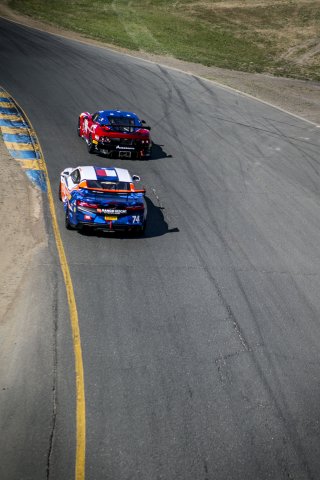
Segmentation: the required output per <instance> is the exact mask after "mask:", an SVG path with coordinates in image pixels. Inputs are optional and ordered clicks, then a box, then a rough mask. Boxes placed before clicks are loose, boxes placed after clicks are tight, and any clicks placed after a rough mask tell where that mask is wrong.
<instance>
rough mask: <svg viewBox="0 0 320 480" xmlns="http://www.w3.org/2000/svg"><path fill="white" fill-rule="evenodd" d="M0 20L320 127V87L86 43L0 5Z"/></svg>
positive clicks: (87, 40)
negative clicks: (170, 72) (207, 83)
mask: <svg viewBox="0 0 320 480" xmlns="http://www.w3.org/2000/svg"><path fill="white" fill-rule="evenodd" d="M0 16H2V17H4V18H7V19H10V20H13V21H16V22H18V23H21V24H23V25H27V26H30V27H33V28H37V29H40V30H43V31H47V32H49V33H53V34H56V35H62V36H64V37H66V38H70V39H74V40H78V41H81V42H85V43H88V44H91V45H97V46H99V47H104V48H109V49H111V50H113V51H118V52H122V53H125V54H129V55H132V56H135V57H138V58H143V59H145V60H149V61H152V62H155V63H159V64H161V65H165V66H168V67H171V68H176V69H179V70H182V71H184V72H187V73H190V74H192V75H197V76H200V77H204V78H207V79H209V80H212V81H214V82H217V83H219V84H220V85H224V86H227V87H231V88H233V89H236V90H238V91H240V92H242V93H244V94H247V95H252V96H253V97H255V98H257V99H259V100H262V101H264V102H267V103H270V104H272V105H274V106H276V107H278V108H282V109H284V110H286V111H288V112H290V113H292V114H294V115H298V116H301V117H303V118H304V119H306V120H309V121H311V122H313V123H316V124H320V83H319V82H313V81H308V80H294V79H290V78H284V77H273V76H271V75H264V74H251V73H245V72H238V71H234V70H226V69H221V68H216V67H206V66H203V65H200V64H197V63H190V62H184V61H181V60H177V59H175V58H173V57H169V56H161V55H152V54H148V53H145V52H143V51H140V52H132V51H130V50H126V49H123V48H116V47H114V46H113V45H107V44H105V43H102V42H99V41H96V40H91V39H88V38H86V37H84V36H82V35H80V34H77V33H75V32H71V31H68V30H64V29H60V28H58V27H55V26H52V25H48V24H45V23H43V22H40V21H38V20H35V19H32V18H30V17H26V16H22V15H19V14H17V13H15V12H13V11H12V10H11V9H9V7H8V6H7V5H6V4H4V3H0Z"/></svg>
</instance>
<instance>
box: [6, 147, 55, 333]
mask: <svg viewBox="0 0 320 480" xmlns="http://www.w3.org/2000/svg"><path fill="white" fill-rule="evenodd" d="M0 160H1V161H0V179H1V180H0V186H1V200H0V212H1V217H2V218H3V219H5V221H4V222H2V227H1V235H0V258H1V262H0V328H1V326H2V325H3V324H4V323H5V322H6V321H7V320H9V318H11V315H12V311H13V310H14V304H15V302H16V299H17V297H18V296H19V295H20V294H21V291H22V290H23V289H22V288H20V287H21V285H22V284H23V281H24V278H25V277H26V276H27V275H28V267H29V265H30V263H31V261H32V259H33V257H34V255H35V254H36V252H37V251H38V249H39V247H43V246H45V245H46V243H47V237H46V233H45V226H44V220H43V212H42V206H41V205H42V200H41V193H40V191H39V190H37V189H36V188H35V187H33V186H32V184H31V182H30V181H29V180H28V178H27V176H26V175H25V174H24V172H23V171H22V169H21V167H20V165H19V164H18V162H17V161H16V160H14V159H13V158H11V156H10V155H9V153H8V150H7V148H6V147H5V145H4V143H3V141H2V139H0ZM13 178H14V185H13V183H12V179H13ZM8 212H10V214H9V215H8Z"/></svg>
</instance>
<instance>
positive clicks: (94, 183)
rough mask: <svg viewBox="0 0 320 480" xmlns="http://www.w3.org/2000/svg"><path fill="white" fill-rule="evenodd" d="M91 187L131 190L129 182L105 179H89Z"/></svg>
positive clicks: (88, 183) (88, 182)
mask: <svg viewBox="0 0 320 480" xmlns="http://www.w3.org/2000/svg"><path fill="white" fill-rule="evenodd" d="M87 185H88V187H89V188H103V189H104V190H130V183H129V182H108V181H104V180H87Z"/></svg>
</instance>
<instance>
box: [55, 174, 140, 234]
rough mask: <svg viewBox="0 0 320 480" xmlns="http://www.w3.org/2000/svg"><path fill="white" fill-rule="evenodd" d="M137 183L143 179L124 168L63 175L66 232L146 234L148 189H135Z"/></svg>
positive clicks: (61, 195)
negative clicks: (146, 197)
mask: <svg viewBox="0 0 320 480" xmlns="http://www.w3.org/2000/svg"><path fill="white" fill-rule="evenodd" d="M138 181H140V177H138V176H137V175H133V176H131V175H130V173H129V172H128V170H125V169H124V168H114V167H93V166H87V167H76V168H65V169H64V170H63V172H61V174H60V185H59V199H60V200H61V201H62V202H63V206H64V211H65V225H66V228H67V229H69V230H70V229H81V228H83V227H91V228H98V229H102V230H105V231H112V232H114V231H118V230H120V231H132V232H136V233H143V232H144V230H145V227H146V217H147V206H146V202H145V199H144V194H145V189H141V190H138V189H136V187H135V182H138Z"/></svg>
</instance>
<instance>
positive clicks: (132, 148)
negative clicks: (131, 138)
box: [116, 145, 134, 150]
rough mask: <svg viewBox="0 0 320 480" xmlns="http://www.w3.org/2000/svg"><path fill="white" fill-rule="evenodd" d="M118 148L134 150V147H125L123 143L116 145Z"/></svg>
mask: <svg viewBox="0 0 320 480" xmlns="http://www.w3.org/2000/svg"><path fill="white" fill-rule="evenodd" d="M116 149H117V150H134V147H123V146H122V145H117V146H116Z"/></svg>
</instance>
